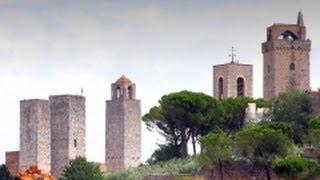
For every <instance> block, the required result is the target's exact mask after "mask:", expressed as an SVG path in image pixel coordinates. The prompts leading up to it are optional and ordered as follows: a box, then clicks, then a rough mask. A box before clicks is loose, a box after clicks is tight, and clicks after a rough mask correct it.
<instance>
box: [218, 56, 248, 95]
mask: <svg viewBox="0 0 320 180" xmlns="http://www.w3.org/2000/svg"><path fill="white" fill-rule="evenodd" d="M239 77H241V78H243V79H244V96H247V97H252V88H253V85H252V77H253V66H252V65H251V64H240V63H238V62H231V63H226V64H220V65H215V66H213V96H214V97H215V98H219V78H222V79H223V94H222V97H221V98H222V99H224V98H228V97H236V96H237V79H238V78H239Z"/></svg>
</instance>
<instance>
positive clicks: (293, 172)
mask: <svg viewBox="0 0 320 180" xmlns="http://www.w3.org/2000/svg"><path fill="white" fill-rule="evenodd" d="M272 169H273V171H274V172H275V173H276V174H277V175H279V176H280V177H283V178H285V179H293V180H294V179H314V177H315V176H316V175H317V174H318V173H319V170H320V166H319V164H318V163H317V162H315V161H313V160H309V159H306V158H301V157H298V156H287V157H285V158H277V159H276V160H275V161H274V162H273V165H272Z"/></svg>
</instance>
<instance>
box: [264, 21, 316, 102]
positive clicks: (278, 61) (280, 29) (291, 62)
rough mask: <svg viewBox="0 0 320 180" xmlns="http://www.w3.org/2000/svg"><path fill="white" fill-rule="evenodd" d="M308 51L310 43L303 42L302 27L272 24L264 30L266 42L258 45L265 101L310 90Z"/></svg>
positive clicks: (304, 30)
mask: <svg viewBox="0 0 320 180" xmlns="http://www.w3.org/2000/svg"><path fill="white" fill-rule="evenodd" d="M300 22H301V21H300ZM310 50H311V41H310V40H309V39H306V27H305V26H304V25H303V24H274V25H272V26H270V27H268V28H267V41H266V42H264V43H263V44H262V53H263V66H264V67H263V74H264V75H263V79H264V82H263V85H264V87H263V89H264V98H265V99H266V100H271V99H274V98H276V97H277V96H278V94H279V93H281V92H286V91H290V90H299V91H302V92H303V91H307V90H309V89H310V62H309V53H310Z"/></svg>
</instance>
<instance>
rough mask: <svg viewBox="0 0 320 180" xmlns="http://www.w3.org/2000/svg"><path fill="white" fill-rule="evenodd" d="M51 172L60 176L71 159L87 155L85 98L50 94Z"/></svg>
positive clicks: (55, 175)
mask: <svg viewBox="0 0 320 180" xmlns="http://www.w3.org/2000/svg"><path fill="white" fill-rule="evenodd" d="M49 102H50V113H51V114H50V115H51V148H50V149H51V172H52V175H53V176H54V177H59V176H60V174H61V173H62V170H63V168H64V167H65V166H66V165H67V164H68V163H69V161H70V160H71V159H74V158H75V157H77V156H85V151H86V149H85V147H86V143H85V134H86V131H85V127H86V126H85V98H84V97H83V96H78V95H58V96H50V97H49Z"/></svg>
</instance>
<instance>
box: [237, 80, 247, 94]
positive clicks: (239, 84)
mask: <svg viewBox="0 0 320 180" xmlns="http://www.w3.org/2000/svg"><path fill="white" fill-rule="evenodd" d="M244 87H245V86H244V79H243V78H242V77H239V78H238V79H237V96H244Z"/></svg>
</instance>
